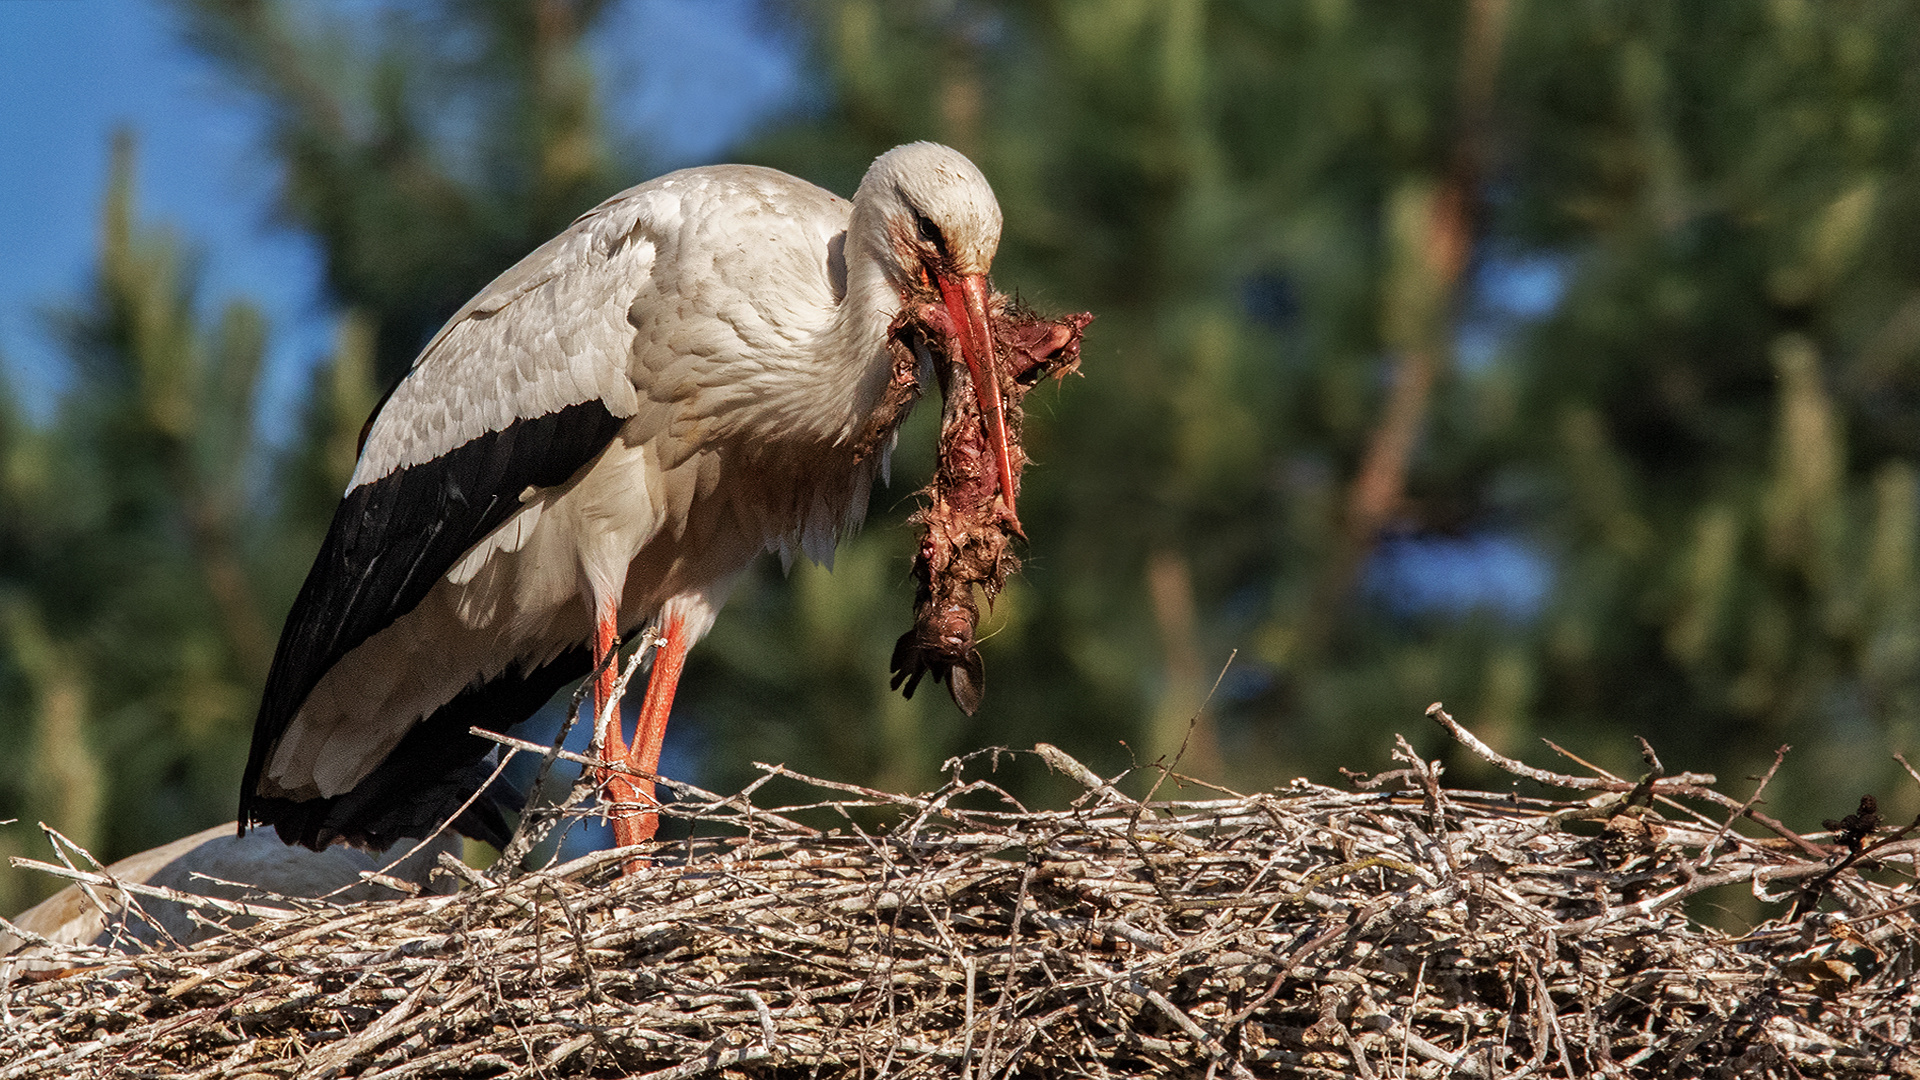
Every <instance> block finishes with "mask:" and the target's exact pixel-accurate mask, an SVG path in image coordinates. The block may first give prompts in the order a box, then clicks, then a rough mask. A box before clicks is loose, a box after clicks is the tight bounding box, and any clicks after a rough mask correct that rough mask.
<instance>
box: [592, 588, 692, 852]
mask: <svg viewBox="0 0 1920 1080" xmlns="http://www.w3.org/2000/svg"><path fill="white" fill-rule="evenodd" d="M660 636H661V639H662V640H661V641H660V644H659V649H658V651H657V652H655V653H654V654H653V674H652V676H651V677H650V678H648V679H647V697H646V700H645V701H644V702H643V703H642V704H641V706H640V723H639V726H638V727H637V728H635V730H634V733H633V745H632V746H631V747H628V748H627V750H626V762H627V767H628V768H630V769H633V770H634V771H635V772H641V773H646V774H647V775H649V776H651V775H653V774H655V773H658V772H659V771H660V744H661V743H662V742H663V741H665V739H666V737H667V714H668V713H669V712H670V711H671V710H672V708H673V692H674V689H675V688H676V687H678V686H679V684H680V669H681V668H682V667H684V666H685V664H686V660H687V634H686V630H685V627H684V625H683V623H682V620H681V618H680V617H679V616H678V615H670V616H667V617H666V618H665V620H664V623H663V625H662V626H661V627H660ZM608 760H609V761H611V760H613V759H612V757H611V752H609V757H608ZM617 783H618V785H619V786H621V787H623V788H624V789H625V790H624V791H620V794H622V795H625V796H626V798H624V799H618V798H617V801H618V802H626V803H629V804H632V803H638V804H639V807H638V808H636V809H632V810H629V809H627V808H626V807H618V806H617V807H616V808H615V811H614V816H613V839H614V842H615V843H617V844H619V845H620V846H622V847H625V846H627V845H629V844H644V843H646V842H647V841H649V840H652V839H653V834H654V830H656V829H658V828H659V826H660V817H659V815H658V814H656V813H655V812H654V811H653V809H652V808H653V807H655V806H658V805H659V802H658V800H656V799H655V798H654V786H653V781H651V780H639V779H633V778H629V777H620V778H618V781H617ZM608 787H609V791H614V790H616V787H615V785H609V786H608Z"/></svg>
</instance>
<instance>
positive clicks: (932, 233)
mask: <svg viewBox="0 0 1920 1080" xmlns="http://www.w3.org/2000/svg"><path fill="white" fill-rule="evenodd" d="M908 209H910V210H912V211H913V225H914V227H915V228H917V229H919V230H920V239H922V240H925V241H926V242H927V243H929V244H931V245H933V250H935V251H937V252H939V253H940V257H941V258H943V259H944V258H946V257H947V238H946V237H945V236H942V235H941V233H940V226H938V225H935V224H934V223H933V219H932V218H930V217H928V216H927V215H925V214H923V213H921V212H920V208H919V207H908Z"/></svg>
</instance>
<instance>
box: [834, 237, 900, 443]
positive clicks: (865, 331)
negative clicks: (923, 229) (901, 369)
mask: <svg viewBox="0 0 1920 1080" xmlns="http://www.w3.org/2000/svg"><path fill="white" fill-rule="evenodd" d="M863 216H864V215H862V214H861V207H860V206H859V204H857V203H856V204H855V209H854V214H853V222H852V225H851V227H850V228H849V229H848V230H847V242H846V248H845V252H846V273H847V276H846V292H845V294H844V295H843V296H842V297H841V299H840V304H839V310H838V311H837V312H835V314H834V318H833V321H832V322H831V323H829V324H828V326H827V327H826V328H825V330H824V332H823V333H822V334H821V335H820V337H819V339H817V341H818V347H817V352H816V356H815V360H816V364H817V368H816V370H817V372H818V378H819V379H820V382H821V384H822V385H819V386H818V387H817V391H818V394H819V397H818V399H817V400H819V401H820V402H821V403H822V404H824V403H825V402H829V401H830V402H832V403H833V404H834V405H835V406H836V408H835V409H834V410H833V412H834V419H835V422H836V426H837V427H838V430H837V431H835V432H833V433H832V434H833V436H834V441H836V442H839V441H843V440H844V439H846V438H849V437H851V436H852V435H853V434H854V433H855V432H856V431H858V430H859V429H860V428H861V427H862V426H863V425H864V423H865V421H866V420H867V418H868V416H869V415H870V414H871V413H872V412H873V410H874V409H875V408H876V407H877V406H878V404H879V402H880V398H881V396H882V395H883V394H884V393H885V392H886V386H887V380H888V378H889V373H890V370H891V356H890V354H889V352H888V350H887V334H888V331H889V330H890V329H891V328H892V326H893V322H894V320H895V319H896V318H898V317H899V315H900V310H901V307H902V300H901V289H900V286H899V285H898V284H896V283H895V282H894V281H893V280H891V278H892V275H891V274H890V272H889V268H890V265H891V264H890V263H889V262H888V261H886V259H887V258H890V254H889V255H887V256H884V257H883V255H882V253H881V252H879V251H876V250H875V248H876V246H877V245H875V244H874V243H873V242H872V235H873V234H871V233H866V230H863V229H862V228H861V226H862V224H863V222H862V217H863ZM876 224H877V223H876ZM863 233H865V237H864V239H863ZM879 235H882V236H884V233H880V234H879ZM842 410H844V411H842Z"/></svg>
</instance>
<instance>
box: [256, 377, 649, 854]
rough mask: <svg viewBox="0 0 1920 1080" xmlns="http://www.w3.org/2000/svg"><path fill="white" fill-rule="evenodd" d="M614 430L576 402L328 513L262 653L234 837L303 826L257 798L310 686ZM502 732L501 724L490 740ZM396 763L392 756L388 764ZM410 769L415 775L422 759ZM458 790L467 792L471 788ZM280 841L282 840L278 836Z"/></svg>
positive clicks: (334, 828) (406, 472) (346, 799)
mask: <svg viewBox="0 0 1920 1080" xmlns="http://www.w3.org/2000/svg"><path fill="white" fill-rule="evenodd" d="M621 423H622V421H621V420H620V418H619V417H616V416H614V415H613V414H612V413H611V412H609V411H608V410H607V407H606V405H605V404H603V403H601V402H600V401H597V400H596V401H584V402H580V403H578V404H574V405H569V406H567V407H565V408H563V409H559V410H557V411H555V412H551V413H548V414H546V415H545V416H538V417H532V418H527V419H521V420H516V421H514V422H513V423H511V424H509V425H507V426H506V427H504V428H502V429H500V430H499V431H490V432H487V433H486V434H484V435H481V436H479V437H477V438H474V439H471V440H469V441H467V442H465V443H463V444H461V445H460V446H457V447H455V448H453V449H452V450H449V451H447V452H446V453H444V454H442V455H440V456H439V457H437V458H434V459H433V460H431V461H426V462H421V463H420V464H418V465H412V466H408V467H407V468H404V469H399V470H396V471H395V472H392V473H389V474H387V475H386V476H383V477H381V478H380V479H378V480H374V481H372V482H370V483H366V484H362V485H360V486H359V487H356V488H354V489H353V490H351V491H349V492H347V495H346V497H345V498H344V499H342V500H341V502H340V506H339V509H337V510H336V511H335V512H334V515H333V523H332V524H331V525H330V526H329V527H328V529H327V536H326V539H325V540H324V541H322V543H321V545H320V554H319V556H318V557H316V558H315V559H314V563H313V569H312V570H310V571H309V572H308V573H307V580H306V583H305V584H303V585H302V586H301V587H300V593H299V595H298V596H297V597H296V598H295V599H294V602H293V610H292V611H291V612H290V613H289V614H288V615H287V622H286V626H285V628H284V629H283V630H282V631H281V633H280V644H279V647H278V648H277V649H276V650H275V651H274V656H273V666H272V668H271V669H270V670H269V671H268V674H267V686H266V691H265V693H264V694H263V695H262V697H261V701H260V714H259V716H258V718H257V719H256V720H255V721H254V728H253V748H252V750H251V751H250V752H249V754H248V756H247V770H246V774H245V776H244V777H243V779H242V781H241V787H240V821H241V823H242V826H243V827H244V826H245V825H246V824H248V823H250V822H259V823H261V824H273V825H279V824H280V823H281V821H282V820H283V816H284V818H285V820H289V821H291V820H293V818H296V817H297V818H300V819H301V820H304V816H303V815H300V814H296V813H295V812H294V811H293V810H291V809H289V807H290V806H292V805H297V804H293V803H292V801H291V800H286V799H265V798H262V797H260V796H259V795H258V788H259V784H260V777H261V774H262V772H264V771H265V768H266V763H267V760H268V758H269V757H271V756H272V754H273V750H274V748H275V747H276V746H277V745H278V744H279V742H280V737H281V736H282V735H283V734H285V732H286V730H287V725H288V724H290V723H292V721H293V718H294V715H295V714H296V713H298V712H299V711H300V706H301V705H302V704H303V703H305V701H306V700H307V695H308V694H310V693H312V692H313V688H314V687H315V686H316V685H318V684H319V682H320V679H321V677H322V676H324V675H325V674H326V673H327V672H328V671H329V670H331V669H332V667H333V665H335V664H337V663H339V662H340V659H341V658H342V657H344V656H346V655H347V653H349V652H351V651H353V650H354V649H355V648H356V647H358V646H359V645H361V644H362V643H364V642H365V641H366V640H367V639H368V638H370V637H372V636H373V635H375V634H377V633H379V632H380V631H381V630H384V629H386V628H387V627H388V626H391V625H393V622H394V620H396V619H398V618H400V617H401V616H402V615H405V614H406V613H407V612H409V611H412V610H413V609H414V608H415V607H417V606H419V604H420V601H421V600H423V599H425V598H426V595H427V593H428V592H429V591H430V590H432V588H433V585H434V583H435V582H436V581H439V580H440V578H441V576H442V575H444V574H445V573H446V572H447V571H448V570H449V569H451V568H452V567H453V565H454V564H455V563H456V562H458V561H459V559H460V557H461V556H462V555H463V554H465V553H466V552H467V551H468V549H470V548H472V547H473V546H474V545H475V544H477V543H479V542H480V541H481V540H483V539H485V538H486V536H487V534H488V533H490V532H492V531H493V530H494V529H496V528H498V527H499V526H500V525H501V524H503V523H504V522H505V521H506V520H507V519H508V518H509V517H511V516H512V515H513V513H514V512H515V511H517V510H518V509H520V506H521V502H520V494H521V492H523V491H525V490H526V489H527V488H529V487H534V488H542V487H552V486H554V485H557V484H561V483H564V482H566V481H567V479H569V478H570V477H572V476H573V475H574V474H575V473H577V472H579V471H580V470H581V469H582V468H584V467H585V466H586V465H588V464H589V463H590V462H592V461H593V459H594V458H596V457H598V456H599V454H600V452H601V451H602V450H605V449H606V447H607V446H608V444H610V443H611V442H612V441H613V439H614V437H615V436H616V435H617V434H619V431H620V425H621ZM556 663H558V662H557V661H556ZM553 667H554V665H553V664H549V665H547V666H546V667H543V668H541V669H540V672H534V673H528V674H527V675H524V676H513V675H512V674H511V673H509V675H503V676H502V677H501V678H502V679H509V680H510V679H513V678H519V679H520V680H521V681H522V682H524V683H526V684H527V685H528V687H529V689H527V690H525V691H524V692H520V691H515V692H509V693H506V695H505V697H504V698H502V699H501V700H502V702H503V703H505V702H511V703H512V704H513V705H514V707H516V708H517V707H519V705H521V704H525V702H524V701H523V698H524V697H525V696H526V695H528V694H530V693H531V687H532V686H533V685H534V684H540V685H544V684H545V683H546V682H548V681H550V679H548V678H546V677H543V676H542V675H541V673H543V672H548V671H549V670H550V669H552V668H553ZM578 674H580V672H575V673H574V675H572V676H569V678H572V677H576V676H577V675H578ZM496 681H498V680H496ZM565 681H566V680H565V679H561V680H560V681H559V682H554V683H553V685H552V686H551V687H550V688H549V689H548V690H547V691H546V694H547V695H548V696H551V694H552V692H553V691H554V690H556V689H558V688H559V686H560V685H562V684H563V683H564V682H565ZM489 685H491V684H489ZM485 689H486V687H484V686H483V687H478V688H472V689H470V690H469V691H468V693H467V694H463V695H462V696H461V697H459V698H456V699H455V700H454V701H453V702H452V703H450V704H449V705H448V706H446V707H445V708H443V709H442V710H441V711H440V712H437V713H435V714H434V716H435V717H439V716H440V715H441V714H442V713H445V712H447V710H448V709H455V708H456V706H461V703H462V702H467V703H468V704H469V705H472V704H475V702H473V701H469V695H470V694H472V693H474V692H475V691H476V690H479V691H484V690H485ZM545 700H546V698H545V697H542V698H540V699H539V700H537V701H533V702H531V704H526V708H525V711H523V712H521V714H520V715H519V716H518V717H515V718H514V720H515V721H517V720H520V719H524V718H525V717H526V716H528V715H531V714H532V713H533V711H534V710H536V709H538V708H539V707H540V705H541V703H542V702H544V701H545ZM399 719H400V718H396V720H399ZM473 722H474V723H479V722H480V721H479V720H477V719H476V720H474V721H473ZM512 722H514V721H507V722H506V723H503V724H501V725H500V728H499V730H505V728H506V727H507V726H510V725H511V723H512ZM448 724H449V725H451V727H450V730H453V731H457V732H461V733H464V732H465V731H466V729H467V723H466V722H461V721H459V720H458V718H457V717H455V718H454V719H452V720H450V721H448ZM429 726H430V724H428V723H423V724H421V725H418V726H417V727H416V728H415V729H414V730H413V732H412V733H410V734H409V735H408V736H407V738H408V739H409V740H412V739H414V738H415V737H416V736H419V735H421V733H422V732H423V731H424V730H426V729H427V728H428V727H429ZM463 738H465V739H467V740H468V741H470V742H474V743H479V744H480V746H481V747H482V752H484V748H485V747H486V746H487V745H488V744H486V743H485V742H484V741H483V740H479V739H473V738H472V737H471V736H463ZM403 745H404V744H403ZM400 756H401V754H400V751H399V750H398V749H396V750H395V752H394V754H393V755H390V756H389V758H388V762H389V763H391V762H393V761H395V760H397V759H398V758H399V757H400ZM473 757H475V758H477V757H478V755H477V754H476V755H473ZM421 763H422V764H426V762H425V761H424V760H423V761H422V762H421ZM380 773H381V770H380V769H376V770H375V771H374V773H373V774H372V775H369V776H368V777H367V779H366V780H363V781H362V784H361V787H365V786H366V785H368V784H371V783H373V782H374V780H375V779H376V778H377V777H378V776H379V775H380ZM437 779H438V778H437V777H427V776H424V775H422V774H420V773H415V774H413V777H412V778H411V782H412V783H413V785H414V786H416V787H420V786H424V785H425V784H427V783H429V782H431V781H433V780H437ZM376 786H377V785H376ZM467 790H468V792H469V793H470V792H471V791H472V788H471V787H469V788H468V789H467ZM359 791H360V788H358V787H357V788H355V790H354V791H353V792H347V793H344V794H342V795H341V796H339V797H338V798H337V799H333V800H324V801H326V802H328V803H333V804H337V805H335V806H334V807H333V809H332V810H330V811H328V813H330V814H335V816H337V812H340V811H344V810H348V809H350V808H352V807H354V806H357V805H358V803H357V802H356V800H355V794H356V793H357V792H359ZM328 828H329V830H331V832H332V834H333V835H337V836H339V837H343V838H351V837H352V836H353V834H354V828H355V826H354V820H352V815H351V814H349V815H348V817H347V818H346V819H342V820H340V821H336V822H334V823H333V824H331V825H330V826H329V827H328ZM295 831H296V832H298V833H300V834H301V835H300V839H301V841H302V842H305V843H307V844H308V845H309V846H324V843H325V841H319V842H318V844H316V840H317V838H318V836H319V835H320V833H317V832H311V831H309V830H307V829H304V828H300V829H296V830H295ZM323 831H324V830H323ZM463 831H464V830H463ZM282 835H283V836H285V835H286V830H285V829H283V830H282Z"/></svg>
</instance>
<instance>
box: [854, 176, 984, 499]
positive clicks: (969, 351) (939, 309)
mask: <svg viewBox="0 0 1920 1080" xmlns="http://www.w3.org/2000/svg"><path fill="white" fill-rule="evenodd" d="M853 203H854V226H853V228H854V229H855V230H857V231H861V232H864V233H865V235H863V236H861V237H859V239H860V240H862V241H864V242H866V243H869V244H873V245H874V247H875V250H874V251H873V254H874V256H875V258H876V259H877V261H878V262H879V263H880V265H881V267H882V269H883V270H884V272H885V273H886V275H887V278H888V280H889V281H891V282H892V283H893V285H894V287H895V288H896V289H898V290H899V293H900V297H901V300H902V302H903V303H904V304H905V305H906V306H907V308H908V310H909V311H914V312H924V313H925V314H926V316H928V317H927V318H926V319H925V321H926V322H927V323H928V324H929V325H928V326H927V329H928V330H929V331H930V332H932V333H933V335H934V336H936V337H938V338H941V339H943V340H945V341H946V342H948V343H949V346H950V347H951V344H952V343H954V342H957V343H958V346H959V351H960V354H961V358H962V359H963V360H965V362H966V365H967V376H968V381H969V382H971V383H972V384H973V393H974V399H975V401H976V402H977V403H978V404H979V406H980V415H981V418H982V419H983V420H984V421H985V422H986V425H987V432H988V436H989V439H990V442H991V444H992V446H993V453H994V457H995V458H996V464H997V465H998V466H999V480H1000V494H1001V497H1002V498H1003V499H1004V500H1005V501H1006V504H1007V516H1008V517H1009V518H1011V519H1012V522H1013V527H1014V529H1015V530H1016V531H1017V530H1018V529H1019V527H1020V522H1019V517H1018V516H1017V515H1016V514H1015V513H1014V505H1013V498H1014V496H1013V490H1014V489H1013V467H1012V460H1011V458H1012V456H1011V454H1010V452H1009V450H1008V447H1007V420H1006V410H1005V407H1004V403H1003V401H1002V398H1001V394H1000V377H1001V372H1000V370H999V367H1000V363H999V356H998V353H997V351H996V349H995V347H994V341H993V326H992V323H991V322H989V321H988V318H987V298H988V297H989V296H990V295H991V293H992V287H991V286H990V285H988V283H987V271H988V270H989V269H991V268H992V266H993V254H994V252H995V251H997V250H999V247H1000V226H1001V217H1000V202H999V200H997V199H995V198H994V197H993V188H992V187H991V186H990V185H988V183H987V178H986V177H985V176H983V175H981V173H980V170H979V169H978V168H977V167H975V165H974V164H973V162H971V161H968V160H967V158H966V156H965V155H964V154H961V153H960V152H959V151H957V150H953V149H950V148H948V147H945V146H941V145H939V144H937V143H928V142H917V143H908V144H907V145H905V146H896V147H894V148H893V149H892V150H889V151H887V152H886V153H884V154H882V155H880V156H879V158H877V159H875V161H874V163H873V165H872V166H871V167H869V168H868V169H867V175H866V177H865V178H864V179H862V180H861V181H860V190H859V191H858V192H856V193H855V194H854V197H853ZM863 226H864V228H863Z"/></svg>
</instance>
